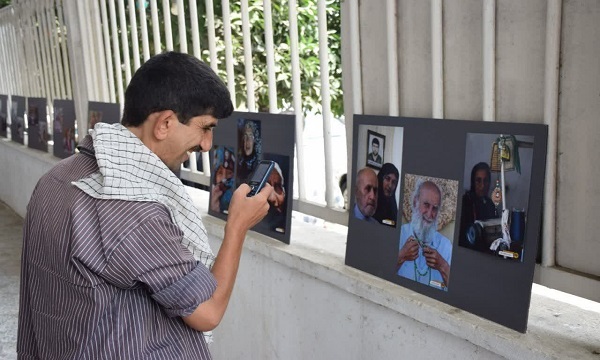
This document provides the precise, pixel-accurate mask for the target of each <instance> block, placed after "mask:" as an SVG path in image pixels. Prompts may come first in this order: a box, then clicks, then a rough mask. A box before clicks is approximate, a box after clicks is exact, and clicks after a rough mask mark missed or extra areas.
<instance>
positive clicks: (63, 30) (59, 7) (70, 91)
mask: <svg viewBox="0 0 600 360" xmlns="http://www.w3.org/2000/svg"><path fill="white" fill-rule="evenodd" d="M56 11H57V15H58V23H59V25H60V38H61V41H60V48H61V51H62V60H63V68H64V70H65V83H66V88H65V91H66V98H67V99H72V98H73V87H72V85H71V69H70V68H69V66H70V65H69V55H68V54H67V35H66V28H67V27H66V25H65V22H64V13H63V12H64V9H63V6H62V0H58V1H57V9H56Z"/></svg>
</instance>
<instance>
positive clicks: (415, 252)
mask: <svg viewBox="0 0 600 360" xmlns="http://www.w3.org/2000/svg"><path fill="white" fill-rule="evenodd" d="M418 256H419V243H418V242H417V240H416V239H415V238H414V237H412V236H409V237H408V239H407V240H406V243H404V246H402V249H400V252H399V253H398V268H400V266H402V264H404V262H405V261H411V260H415V259H416V258H417V257H418Z"/></svg>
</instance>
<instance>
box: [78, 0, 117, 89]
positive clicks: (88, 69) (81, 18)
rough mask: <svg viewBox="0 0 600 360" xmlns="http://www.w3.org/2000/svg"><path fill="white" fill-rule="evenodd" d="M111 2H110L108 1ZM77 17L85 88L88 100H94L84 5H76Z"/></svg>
mask: <svg viewBox="0 0 600 360" xmlns="http://www.w3.org/2000/svg"><path fill="white" fill-rule="evenodd" d="M109 1H112V0H109ZM77 15H78V21H79V29H80V33H81V45H82V47H83V66H84V69H85V80H86V82H85V88H86V89H87V94H88V98H92V99H95V98H96V92H95V91H94V87H93V84H94V80H95V79H94V77H93V71H92V67H91V65H90V60H89V56H90V55H91V53H90V48H89V42H90V41H89V36H88V35H87V21H88V19H87V16H86V13H85V10H84V3H79V4H77Z"/></svg>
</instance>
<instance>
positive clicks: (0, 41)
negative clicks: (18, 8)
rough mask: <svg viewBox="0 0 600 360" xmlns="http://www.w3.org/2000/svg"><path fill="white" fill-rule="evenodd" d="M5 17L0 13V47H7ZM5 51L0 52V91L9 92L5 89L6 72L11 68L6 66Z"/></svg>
mask: <svg viewBox="0 0 600 360" xmlns="http://www.w3.org/2000/svg"><path fill="white" fill-rule="evenodd" d="M5 24H6V19H5V16H4V13H2V14H0V48H1V49H8V44H7V42H8V41H7V39H6V35H5V30H6V25H5ZM6 55H7V54H6V51H1V52H0V92H1V93H3V94H6V93H9V92H8V91H7V88H8V87H9V85H8V74H10V72H11V70H12V69H11V68H10V67H9V66H8V63H7V61H6Z"/></svg>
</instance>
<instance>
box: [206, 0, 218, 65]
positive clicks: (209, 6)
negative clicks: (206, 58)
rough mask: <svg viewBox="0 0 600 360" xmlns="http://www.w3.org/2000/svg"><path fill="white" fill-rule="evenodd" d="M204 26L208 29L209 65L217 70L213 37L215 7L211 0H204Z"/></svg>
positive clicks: (215, 46)
mask: <svg viewBox="0 0 600 360" xmlns="http://www.w3.org/2000/svg"><path fill="white" fill-rule="evenodd" d="M206 27H207V30H208V52H209V54H210V67H211V68H212V69H213V71H214V72H217V69H218V66H217V45H216V42H217V41H216V39H215V9H214V6H213V2H212V0H206Z"/></svg>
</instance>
